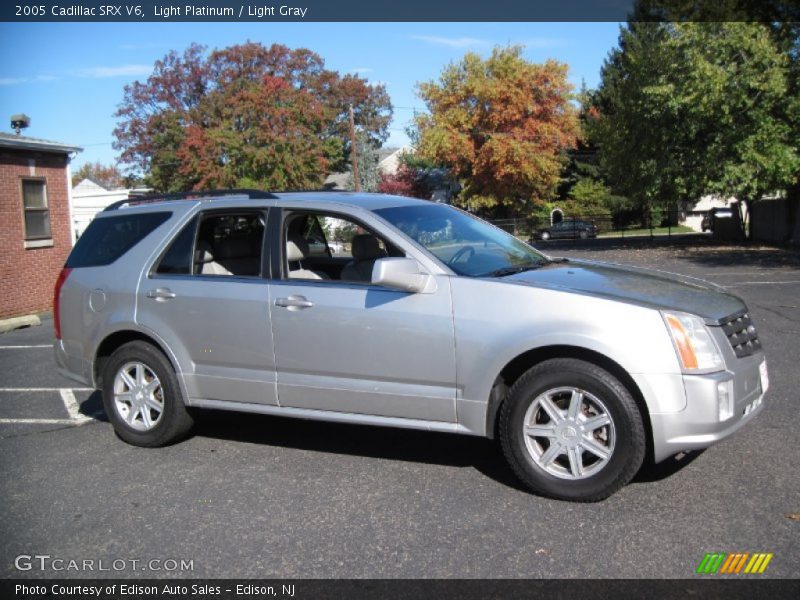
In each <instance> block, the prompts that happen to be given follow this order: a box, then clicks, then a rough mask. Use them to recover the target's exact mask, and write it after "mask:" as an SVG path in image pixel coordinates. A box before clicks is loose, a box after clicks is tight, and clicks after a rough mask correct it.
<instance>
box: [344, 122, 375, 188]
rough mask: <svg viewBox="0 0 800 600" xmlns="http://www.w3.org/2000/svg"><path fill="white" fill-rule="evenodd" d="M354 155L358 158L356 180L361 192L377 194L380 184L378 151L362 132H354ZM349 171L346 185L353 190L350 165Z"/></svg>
mask: <svg viewBox="0 0 800 600" xmlns="http://www.w3.org/2000/svg"><path fill="white" fill-rule="evenodd" d="M356 154H357V156H358V158H357V159H358V178H359V180H360V183H361V191H362V192H377V191H378V186H379V184H380V173H378V162H379V161H378V149H377V148H376V147H375V143H374V142H373V141H371V140H370V139H368V138H367V136H366V135H365V134H364V132H363V131H358V132H356ZM349 171H350V179H349V181H348V185H349V188H350V189H355V176H354V174H353V166H352V165H350V166H349Z"/></svg>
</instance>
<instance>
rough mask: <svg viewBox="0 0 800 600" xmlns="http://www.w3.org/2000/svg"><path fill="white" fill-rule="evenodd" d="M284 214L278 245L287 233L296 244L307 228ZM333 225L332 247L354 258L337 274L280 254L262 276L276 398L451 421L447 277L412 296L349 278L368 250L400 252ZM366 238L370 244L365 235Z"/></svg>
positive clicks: (355, 228)
mask: <svg viewBox="0 0 800 600" xmlns="http://www.w3.org/2000/svg"><path fill="white" fill-rule="evenodd" d="M318 217H319V218H320V219H322V220H323V221H324V219H325V218H326V217H325V215H324V214H321V215H318ZM292 218H293V215H289V216H288V217H287V218H286V219H285V221H284V223H285V225H284V227H283V228H282V230H283V233H282V240H283V243H284V244H285V241H286V239H287V232H288V234H289V237H290V239H292V236H295V237H294V238H293V239H294V240H295V241H297V238H296V236H297V235H299V234H300V233H302V231H304V230H308V227H305V226H300V227H294V225H293V224H292ZM294 218H304V219H305V218H307V215H301V216H300V217H298V216H297V215H294ZM342 218H343V217H342V216H341V215H336V219H339V220H340V219H342ZM295 223H297V221H295ZM337 231H338V233H336V234H334V236H335V237H339V238H341V239H337V240H335V241H336V243H337V244H341V246H340V248H341V252H340V253H338V254H340V255H345V256H346V255H347V254H348V253H349V252H351V251H352V252H353V254H355V255H356V256H351V257H350V258H351V259H352V260H351V261H350V263H353V264H347V265H345V266H344V268H343V269H342V274H340V275H335V276H334V277H330V276H329V274H327V273H325V272H320V271H315V269H314V267H315V266H316V265H315V263H314V258H313V256H310V257H306V258H305V259H301V260H299V261H297V263H298V265H297V267H296V268H297V270H296V271H295V272H296V273H298V275H297V276H293V275H292V273H293V271H292V265H290V264H289V263H288V262H287V261H286V260H285V259H286V256H285V255H284V261H283V265H282V268H281V269H280V271H281V274H280V275H279V276H278V277H276V278H274V279H273V280H272V281H271V283H270V300H271V302H270V306H271V312H272V330H273V335H274V341H275V365H276V370H277V382H278V399H279V402H280V405H281V406H287V407H295V408H305V409H315V410H326V411H336V412H344V413H357V414H365V415H378V416H383V417H399V418H407V419H423V420H429V421H440V422H448V423H454V422H455V421H456V409H455V401H456V369H455V351H454V335H453V318H452V308H451V300H450V285H449V279H448V278H447V277H446V276H440V277H437V282H436V283H437V285H436V291H435V292H432V293H419V294H413V293H408V292H401V291H396V290H391V289H388V288H384V287H380V286H374V285H371V283H370V282H369V281H368V280H363V281H359V280H357V278H358V277H359V273H360V272H366V273H369V269H364V268H363V267H364V264H362V263H363V262H364V261H368V260H373V259H374V258H370V256H372V255H371V254H368V253H370V252H372V253H373V254H375V253H378V252H380V253H382V254H381V255H385V254H388V255H390V256H391V255H394V256H397V255H400V251H399V250H398V249H397V248H394V247H392V246H391V245H390V244H388V243H386V242H385V241H384V240H382V239H380V236H379V235H378V234H376V233H374V232H372V231H369V230H368V229H367V228H365V227H363V226H362V225H361V224H360V223H352V226H350V225H347V226H339V227H338V228H337ZM371 235H372V236H375V237H376V238H378V240H377V242H375V241H372V240H369V239H366V237H368V236H371ZM354 238H360V239H359V240H355V241H354ZM298 246H303V247H304V248H303V250H305V251H307V248H308V247H309V246H310V244H309V243H302V242H301V243H300V244H294V245H293V252H294V254H292V256H293V257H297V254H296V253H297V247H298ZM359 253H360V254H359ZM358 259H362V260H361V261H360V262H359V260H358ZM367 266H369V265H368V264H367ZM356 267H357V268H356ZM367 279H368V277H367Z"/></svg>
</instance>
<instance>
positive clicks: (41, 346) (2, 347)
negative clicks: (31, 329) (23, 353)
mask: <svg viewBox="0 0 800 600" xmlns="http://www.w3.org/2000/svg"><path fill="white" fill-rule="evenodd" d="M52 347H53V344H32V345H30V346H0V350H25V349H27V348H52Z"/></svg>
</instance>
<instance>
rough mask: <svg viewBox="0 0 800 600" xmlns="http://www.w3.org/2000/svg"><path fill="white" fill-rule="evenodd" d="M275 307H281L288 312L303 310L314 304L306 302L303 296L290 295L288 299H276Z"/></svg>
mask: <svg viewBox="0 0 800 600" xmlns="http://www.w3.org/2000/svg"><path fill="white" fill-rule="evenodd" d="M275 306H282V307H283V308H288V309H289V310H292V309H294V310H302V309H304V308H311V307H312V306H314V303H313V302H311V301H310V300H307V299H306V297H305V296H296V295H294V294H292V295H291V296H289V297H288V298H278V299H277V300H275Z"/></svg>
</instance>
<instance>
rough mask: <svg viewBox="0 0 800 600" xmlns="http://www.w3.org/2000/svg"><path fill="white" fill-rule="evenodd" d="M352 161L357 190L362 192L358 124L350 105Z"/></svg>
mask: <svg viewBox="0 0 800 600" xmlns="http://www.w3.org/2000/svg"><path fill="white" fill-rule="evenodd" d="M350 161H351V162H352V163H353V181H354V185H355V190H356V191H357V192H360V191H361V178H360V177H359V176H358V152H357V150H356V123H355V118H354V117H353V105H352V104H351V105H350Z"/></svg>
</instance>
